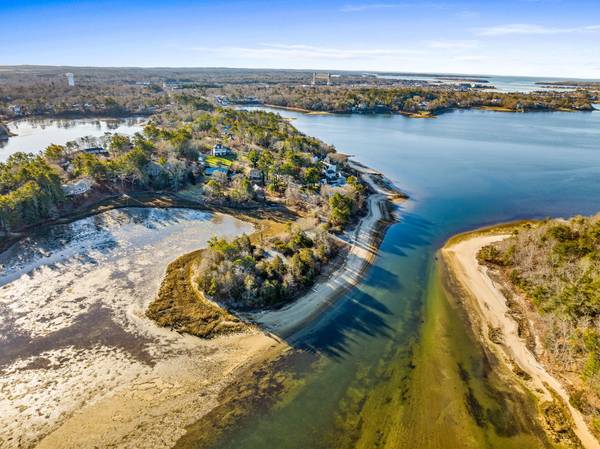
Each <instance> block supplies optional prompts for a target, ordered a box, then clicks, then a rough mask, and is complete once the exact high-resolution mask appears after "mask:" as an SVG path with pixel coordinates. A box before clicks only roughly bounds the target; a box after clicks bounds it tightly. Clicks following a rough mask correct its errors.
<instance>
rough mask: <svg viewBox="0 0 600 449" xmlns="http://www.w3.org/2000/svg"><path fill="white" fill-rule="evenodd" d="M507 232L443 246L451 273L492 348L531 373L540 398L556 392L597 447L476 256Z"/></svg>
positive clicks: (577, 428)
mask: <svg viewBox="0 0 600 449" xmlns="http://www.w3.org/2000/svg"><path fill="white" fill-rule="evenodd" d="M507 237H508V236H507V235H501V234H500V235H477V234H474V235H473V236H472V237H469V236H467V237H466V238H465V239H462V240H460V241H458V242H456V243H451V244H449V245H448V246H446V247H444V248H443V250H442V256H443V257H444V261H445V262H446V264H447V265H448V267H449V269H450V270H451V272H452V273H453V274H454V276H455V277H456V279H457V280H458V281H459V282H460V284H461V286H462V287H463V288H464V289H465V290H466V292H467V293H468V295H469V296H470V297H471V298H472V299H473V301H472V302H471V304H472V306H473V308H474V309H475V312H476V314H477V315H478V316H479V317H480V318H481V329H480V331H479V332H478V334H480V335H481V337H482V339H483V340H484V342H485V343H486V344H487V345H488V346H489V347H490V348H492V349H494V348H495V347H500V348H501V350H502V353H503V354H504V359H505V361H506V362H507V363H509V364H513V363H514V364H516V365H517V366H518V367H519V368H520V369H521V370H523V371H524V372H526V373H527V374H528V375H529V376H530V380H528V381H527V384H528V387H529V388H530V390H531V391H532V392H535V394H537V395H538V396H539V397H540V399H541V400H546V401H552V400H553V395H552V394H551V392H550V391H549V389H548V387H549V388H551V389H552V390H553V391H554V392H556V393H557V394H558V395H559V396H560V398H561V399H562V401H563V402H564V404H565V406H566V407H567V408H568V410H569V412H570V413H571V416H572V419H573V423H574V428H573V430H574V432H575V434H576V435H577V437H578V438H579V439H580V441H581V443H582V445H583V446H584V447H585V448H586V449H598V448H600V444H599V443H598V441H597V440H596V438H595V437H594V436H593V435H592V433H591V432H590V430H589V429H588V427H587V425H586V423H585V421H584V419H583V416H582V415H581V413H580V412H579V411H578V410H576V409H575V408H573V407H572V406H571V405H570V403H569V395H568V393H567V391H566V390H565V388H564V387H563V386H562V385H561V383H560V382H559V381H558V380H557V379H556V378H555V377H553V376H552V375H551V374H550V373H549V372H548V371H547V370H546V369H545V368H544V366H543V365H542V364H541V363H540V362H539V361H538V360H537V359H536V357H535V355H534V354H533V353H532V352H531V351H530V350H529V349H528V348H527V344H526V342H525V340H523V339H522V338H520V337H519V335H518V324H517V322H516V321H515V320H514V319H513V318H512V317H511V315H510V313H509V308H508V306H507V300H506V298H505V296H504V295H503V294H502V292H501V289H500V286H499V285H497V284H496V283H495V282H494V281H493V280H492V279H491V277H490V276H489V275H488V271H487V268H486V267H484V266H482V265H480V264H479V263H478V261H477V258H476V255H477V253H478V251H479V250H480V249H481V248H482V247H483V246H485V245H488V244H490V243H493V242H496V241H499V240H502V239H504V238H507ZM489 328H495V329H498V330H499V331H500V333H501V335H502V342H501V343H500V344H498V343H494V342H492V341H491V340H490V338H489V334H488V331H487V330H488V329H489Z"/></svg>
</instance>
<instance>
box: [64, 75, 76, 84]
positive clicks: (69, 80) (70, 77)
mask: <svg viewBox="0 0 600 449" xmlns="http://www.w3.org/2000/svg"><path fill="white" fill-rule="evenodd" d="M65 76H66V77H67V83H68V84H69V87H73V86H75V75H73V74H72V73H65Z"/></svg>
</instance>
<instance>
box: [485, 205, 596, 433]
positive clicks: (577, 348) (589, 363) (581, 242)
mask: <svg viewBox="0 0 600 449" xmlns="http://www.w3.org/2000/svg"><path fill="white" fill-rule="evenodd" d="M478 257H479V259H480V260H481V261H482V262H484V263H486V264H489V265H490V266H492V267H496V268H498V269H499V270H500V271H501V272H502V273H503V275H504V276H505V279H506V280H507V281H508V282H509V283H510V284H511V285H512V286H513V287H514V288H515V289H517V290H518V291H519V292H522V293H523V294H524V295H525V297H526V298H527V299H528V300H529V301H530V302H531V304H533V306H534V307H535V309H536V310H537V311H538V313H539V314H540V316H541V320H540V323H539V324H540V327H541V331H542V332H541V334H542V335H543V342H544V347H545V349H546V351H547V355H548V356H549V359H550V365H551V366H552V367H554V369H556V370H558V371H559V372H560V374H561V375H563V376H565V377H567V378H568V379H569V382H568V383H569V384H571V385H572V389H573V391H571V396H572V398H573V399H572V402H573V405H574V406H576V407H577V408H579V409H580V410H581V411H582V412H584V413H585V414H586V415H588V416H590V417H591V419H592V423H593V428H594V429H595V431H596V432H598V433H600V215H596V216H594V217H589V218H588V217H575V218H573V219H571V220H568V221H565V220H548V221H546V222H544V223H543V224H541V225H540V226H534V227H531V228H529V229H526V230H522V231H519V232H518V233H516V234H514V235H513V236H512V237H510V238H508V239H506V240H504V241H502V242H499V243H496V244H493V245H490V246H486V247H484V248H482V250H481V251H480V253H479V255H478ZM573 375H575V377H579V378H578V379H575V380H573V378H572V377H573Z"/></svg>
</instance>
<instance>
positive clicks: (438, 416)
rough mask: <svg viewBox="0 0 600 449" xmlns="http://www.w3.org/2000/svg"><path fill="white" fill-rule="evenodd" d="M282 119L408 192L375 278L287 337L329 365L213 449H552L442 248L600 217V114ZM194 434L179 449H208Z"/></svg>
mask: <svg viewBox="0 0 600 449" xmlns="http://www.w3.org/2000/svg"><path fill="white" fill-rule="evenodd" d="M278 112H279V113H281V114H282V115H284V116H287V117H290V118H292V119H293V123H294V125H295V126H296V127H298V128H299V129H300V130H301V131H303V132H305V133H306V134H309V135H312V136H316V137H319V138H321V139H323V140H324V141H326V142H328V143H332V144H334V145H335V146H336V147H337V149H338V151H341V152H345V153H349V154H352V155H355V156H356V159H357V160H359V161H361V162H363V163H365V164H367V165H369V166H372V167H373V168H376V169H378V170H381V171H382V172H383V173H385V174H386V175H387V176H388V177H390V178H391V179H392V180H393V181H394V182H395V183H396V184H397V185H398V186H400V187H401V188H403V189H405V190H406V191H407V193H409V194H410V196H411V200H410V201H409V202H408V203H407V204H405V205H404V206H403V207H402V209H401V211H400V214H401V220H400V222H399V223H397V224H394V225H393V226H392V227H391V228H390V229H389V230H388V232H387V234H386V237H385V239H384V241H383V243H382V246H381V251H380V255H379V257H378V259H377V261H376V263H375V265H374V267H373V268H372V269H371V270H370V271H369V273H368V274H367V276H366V279H365V280H364V282H363V283H362V284H360V285H359V286H358V287H357V288H356V289H355V290H353V291H352V292H351V293H349V294H348V295H347V296H346V297H345V298H343V299H342V300H340V302H339V303H338V304H337V305H336V307H334V308H333V310H331V311H330V312H329V313H327V314H326V315H324V316H323V317H322V318H321V319H320V320H319V321H318V322H316V323H314V324H313V325H312V326H311V328H310V329H307V330H305V331H304V332H303V333H302V334H301V335H298V336H296V337H295V338H294V339H293V340H291V341H290V343H291V344H292V345H293V346H295V347H297V348H299V349H302V350H308V351H311V352H313V353H314V354H316V355H315V359H316V360H318V361H317V362H314V361H313V362H297V363H296V364H295V365H292V366H291V367H290V368H289V370H290V371H289V372H288V375H289V376H291V377H293V378H294V379H295V380H294V385H295V386H294V387H293V388H291V389H290V391H289V392H288V393H287V394H285V395H283V396H282V397H281V398H280V399H279V400H278V401H277V402H276V403H275V404H274V405H272V406H269V407H262V408H260V409H257V410H255V411H254V412H253V413H251V414H250V415H249V416H247V417H246V418H244V419H242V420H241V422H240V423H238V424H237V425H236V426H234V427H233V428H230V429H228V430H227V431H226V432H225V433H224V434H223V436H222V437H221V438H219V440H218V441H217V443H216V444H215V445H214V446H215V447H218V448H232V449H233V448H236V449H239V448H267V447H278V448H308V447H310V448H375V447H386V448H388V447H389V448H398V447H401V448H420V449H422V448H440V449H441V448H456V447H472V448H480V447H490V448H511V447H514V448H524V447H526V448H537V447H553V446H552V444H551V443H549V442H548V441H547V439H546V437H545V436H544V434H543V432H542V431H541V429H540V427H539V425H537V424H536V423H535V422H533V421H532V420H531V416H532V415H533V414H534V412H533V410H534V408H533V407H534V404H533V402H532V399H531V397H530V396H529V395H528V394H527V393H525V392H523V391H516V390H515V389H514V388H513V387H511V386H509V385H506V384H505V383H503V382H504V381H503V380H502V375H501V374H502V370H501V368H500V367H495V366H494V365H493V360H491V361H490V360H489V359H486V358H485V357H484V353H483V351H482V350H481V348H480V347H479V346H478V344H477V343H476V341H475V340H474V338H473V336H472V335H470V332H469V330H468V328H467V326H465V325H464V323H463V320H462V319H461V309H460V307H457V306H456V304H455V302H454V301H453V298H451V297H449V294H448V292H447V290H445V289H444V282H442V279H443V272H441V268H440V267H439V266H438V264H437V263H436V259H435V256H436V251H437V249H439V247H440V246H441V245H442V244H443V242H444V241H445V240H446V239H447V238H448V237H449V236H451V235H453V234H456V233H458V232H461V231H465V230H468V229H473V228H476V227H480V226H483V225H487V224H492V223H497V222H502V221H510V220H515V219H519V218H540V217H546V216H570V215H574V214H592V213H595V212H598V211H600V112H592V113H535V114H533V113H532V114H506V113H494V112H484V111H476V110H473V111H457V112H453V113H449V114H445V115H442V116H441V117H438V118H437V119H434V120H417V119H409V118H405V117H402V116H382V115H378V116H367V115H352V116H341V115H328V116H322V115H305V114H299V113H293V112H288V111H278ZM303 360H304V359H303ZM307 363H311V364H310V366H306V364H307ZM194 431H195V428H194V427H193V426H192V427H191V428H190V430H189V433H188V435H187V436H186V437H184V438H183V439H182V440H181V441H180V445H179V446H180V447H186V448H190V447H197V446H198V443H196V441H199V440H201V435H200V434H199V433H198V434H197V435H195V434H194Z"/></svg>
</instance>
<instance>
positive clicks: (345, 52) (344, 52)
mask: <svg viewBox="0 0 600 449" xmlns="http://www.w3.org/2000/svg"><path fill="white" fill-rule="evenodd" d="M190 50H192V51H199V52H211V53H220V54H227V55H229V56H237V57H241V58H252V59H306V60H352V59H373V58H377V57H393V56H396V57H400V56H407V55H415V54H421V53H422V52H421V51H419V50H412V49H399V48H366V49H342V48H327V47H315V46H311V45H281V44H263V45H261V46H258V47H218V48H213V49H207V48H205V47H194V48H191V49H190Z"/></svg>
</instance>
